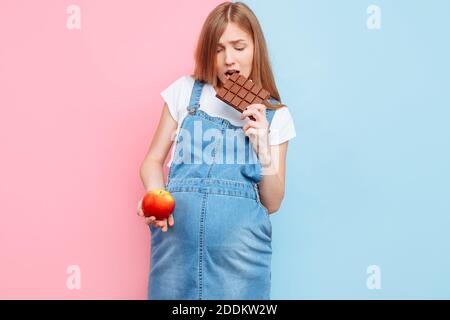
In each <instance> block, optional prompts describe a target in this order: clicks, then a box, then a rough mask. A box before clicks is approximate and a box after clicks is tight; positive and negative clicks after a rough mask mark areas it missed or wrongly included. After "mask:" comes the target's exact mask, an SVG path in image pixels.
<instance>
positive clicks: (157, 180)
mask: <svg viewBox="0 0 450 320" xmlns="http://www.w3.org/2000/svg"><path fill="white" fill-rule="evenodd" d="M176 129H177V122H176V121H175V120H174V119H173V118H172V116H171V114H170V112H169V108H168V106H167V104H166V103H165V104H164V107H163V110H162V112H161V117H160V119H159V124H158V127H157V129H156V132H155V135H154V136H153V140H152V143H151V145H150V147H149V149H148V151H147V154H146V156H145V158H144V160H143V162H142V164H141V167H140V177H141V180H142V183H143V184H144V187H145V190H150V189H157V188H161V189H164V186H165V184H164V171H163V166H164V161H165V159H166V157H167V154H168V152H169V150H170V147H171V145H172V142H173V141H172V135H173V134H174V133H175V132H176Z"/></svg>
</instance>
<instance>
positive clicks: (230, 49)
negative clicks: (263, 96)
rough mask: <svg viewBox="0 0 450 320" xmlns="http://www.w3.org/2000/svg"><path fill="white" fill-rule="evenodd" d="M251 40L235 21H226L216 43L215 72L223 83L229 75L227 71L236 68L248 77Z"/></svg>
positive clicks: (251, 50) (251, 59) (251, 47)
mask: <svg viewBox="0 0 450 320" xmlns="http://www.w3.org/2000/svg"><path fill="white" fill-rule="evenodd" d="M252 63H253V40H252V37H251V36H250V35H249V34H248V33H246V32H245V31H244V30H242V29H240V28H239V27H238V25H237V24H235V23H232V22H230V23H228V25H227V27H226V29H225V32H224V33H223V35H222V37H221V38H220V39H219V43H218V44H217V74H218V78H219V80H220V81H221V82H222V83H224V82H225V81H226V79H227V78H228V77H229V76H230V74H229V71H232V70H236V71H239V74H241V75H243V76H244V77H246V78H248V77H249V76H250V73H251V72H252Z"/></svg>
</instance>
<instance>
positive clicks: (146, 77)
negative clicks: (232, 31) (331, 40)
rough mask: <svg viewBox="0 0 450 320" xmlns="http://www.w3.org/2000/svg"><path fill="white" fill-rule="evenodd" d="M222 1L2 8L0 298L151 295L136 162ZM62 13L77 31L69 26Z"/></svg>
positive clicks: (9, 1)
mask: <svg viewBox="0 0 450 320" xmlns="http://www.w3.org/2000/svg"><path fill="white" fill-rule="evenodd" d="M221 2H222V1H217V0H201V1H200V0H191V1H167V0H164V1H162V0H159V1H156V0H152V1H144V0H133V1H123V0H122V1H106V0H95V1H81V0H78V1H61V0H53V1H50V0H45V1H17V0H14V1H13V0H6V1H5V0H2V1H1V2H0V40H1V42H0V106H1V118H0V139H1V166H0V177H1V179H0V199H1V201H0V212H1V224H0V263H1V265H0V270H1V272H0V298H2V299H12V298H20V299H50V298H56V299H145V298H146V294H147V279H148V271H149V255H150V234H149V231H148V227H147V226H146V225H145V224H144V223H143V221H142V220H141V218H138V217H137V216H136V210H135V209H136V206H137V201H138V200H139V198H140V196H141V195H142V193H143V192H144V188H143V185H142V182H141V181H140V178H139V167H140V164H141V162H142V160H143V157H144V156H145V153H146V152H147V149H148V147H149V145H150V142H151V139H152V135H153V133H154V130H155V128H156V125H157V122H158V119H159V115H160V111H161V108H162V105H163V100H162V98H161V97H160V95H159V92H160V91H162V90H163V89H164V88H165V87H167V86H168V85H169V84H170V83H171V82H172V81H174V80H175V79H177V78H178V77H179V76H181V75H183V74H188V73H190V72H191V71H192V68H193V52H194V47H195V44H196V41H197V37H198V35H199V32H200V28H201V26H202V24H203V22H204V19H205V18H206V16H207V14H208V13H209V12H210V11H211V10H212V9H213V8H214V7H215V6H216V5H217V4H219V3H221ZM71 4H75V5H78V6H80V8H81V30H69V29H68V28H67V27H66V20H67V19H68V17H69V14H68V13H66V9H67V7H68V6H69V5H71ZM70 265H78V266H79V267H80V268H81V289H80V290H70V289H68V288H67V286H66V281H67V278H68V277H69V274H67V273H66V269H67V267H68V266H70Z"/></svg>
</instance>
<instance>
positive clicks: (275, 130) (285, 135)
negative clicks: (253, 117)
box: [269, 107, 297, 146]
mask: <svg viewBox="0 0 450 320" xmlns="http://www.w3.org/2000/svg"><path fill="white" fill-rule="evenodd" d="M296 135H297V134H296V131H295V126H294V121H293V119H292V116H291V113H290V112H289V109H288V108H287V107H282V108H281V109H278V110H277V111H275V114H274V116H273V119H272V123H271V124H270V132H269V143H270V145H272V146H273V145H278V144H281V143H283V142H286V141H288V140H290V139H292V138H294V137H295V136H296Z"/></svg>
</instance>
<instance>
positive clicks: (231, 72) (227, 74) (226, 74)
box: [225, 69, 239, 79]
mask: <svg viewBox="0 0 450 320" xmlns="http://www.w3.org/2000/svg"><path fill="white" fill-rule="evenodd" d="M235 72H237V73H239V70H235V69H232V70H227V71H226V72H225V77H227V79H229V78H230V77H231V75H232V74H233V73H235Z"/></svg>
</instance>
